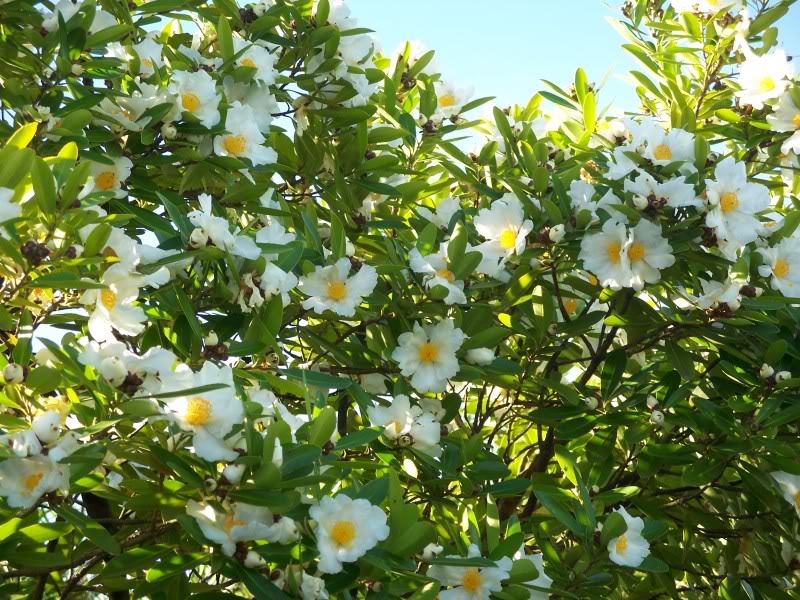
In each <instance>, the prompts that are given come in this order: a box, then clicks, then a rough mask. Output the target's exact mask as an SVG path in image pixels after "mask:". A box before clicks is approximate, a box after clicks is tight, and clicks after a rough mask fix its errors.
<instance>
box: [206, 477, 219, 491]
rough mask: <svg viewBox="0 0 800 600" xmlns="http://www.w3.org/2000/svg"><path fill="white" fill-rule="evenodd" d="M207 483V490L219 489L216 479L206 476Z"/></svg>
mask: <svg viewBox="0 0 800 600" xmlns="http://www.w3.org/2000/svg"><path fill="white" fill-rule="evenodd" d="M205 484H206V491H207V492H213V491H214V490H216V489H217V482H216V481H214V480H213V479H212V478H211V477H207V478H206V480H205Z"/></svg>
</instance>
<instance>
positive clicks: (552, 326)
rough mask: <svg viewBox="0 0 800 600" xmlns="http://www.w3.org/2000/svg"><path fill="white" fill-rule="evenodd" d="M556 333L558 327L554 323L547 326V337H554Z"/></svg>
mask: <svg viewBox="0 0 800 600" xmlns="http://www.w3.org/2000/svg"><path fill="white" fill-rule="evenodd" d="M556 331H558V326H557V325H556V324H555V323H550V325H548V326H547V333H548V335H555V334H556Z"/></svg>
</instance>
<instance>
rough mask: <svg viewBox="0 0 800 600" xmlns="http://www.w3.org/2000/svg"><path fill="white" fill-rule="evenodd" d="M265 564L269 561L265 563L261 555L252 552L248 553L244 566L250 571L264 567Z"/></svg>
mask: <svg viewBox="0 0 800 600" xmlns="http://www.w3.org/2000/svg"><path fill="white" fill-rule="evenodd" d="M265 564H267V561H265V560H264V559H263V558H262V557H261V555H260V554H258V553H257V552H253V551H252V550H250V551H249V552H248V553H247V558H245V559H244V566H245V567H247V568H249V569H254V568H255V567H263V566H264V565H265Z"/></svg>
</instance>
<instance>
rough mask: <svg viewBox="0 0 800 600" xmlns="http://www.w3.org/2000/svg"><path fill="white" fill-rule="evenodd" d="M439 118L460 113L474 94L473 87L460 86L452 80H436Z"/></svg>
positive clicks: (434, 85)
mask: <svg viewBox="0 0 800 600" xmlns="http://www.w3.org/2000/svg"><path fill="white" fill-rule="evenodd" d="M433 87H434V90H435V91H436V99H437V107H436V115H435V117H436V118H437V120H443V119H449V118H450V117H454V116H456V115H458V114H459V113H460V112H461V110H462V108H463V107H464V105H465V104H466V103H467V102H468V101H469V99H470V97H471V96H472V89H471V88H458V87H456V86H455V85H454V84H453V83H452V82H450V81H435V82H434V84H433Z"/></svg>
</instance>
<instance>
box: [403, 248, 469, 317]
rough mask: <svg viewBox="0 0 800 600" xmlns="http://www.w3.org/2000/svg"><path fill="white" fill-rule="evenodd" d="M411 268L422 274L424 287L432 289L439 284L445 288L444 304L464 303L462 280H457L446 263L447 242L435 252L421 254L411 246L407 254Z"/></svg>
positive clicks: (465, 298)
mask: <svg viewBox="0 0 800 600" xmlns="http://www.w3.org/2000/svg"><path fill="white" fill-rule="evenodd" d="M409 262H410V265H411V270H412V271H414V272H415V273H421V274H422V275H423V281H424V283H425V287H427V288H428V289H432V288H434V287H436V286H441V287H443V288H445V289H446V290H447V296H445V298H444V303H445V304H465V303H466V301H467V297H466V296H465V295H464V282H463V281H460V280H457V279H456V276H455V275H454V274H453V272H452V271H451V270H450V269H449V265H448V264H447V243H446V242H444V243H442V244H441V246H440V247H439V252H438V253H437V254H428V255H427V256H422V254H420V252H419V250H417V249H416V248H412V250H411V253H410V254H409Z"/></svg>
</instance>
